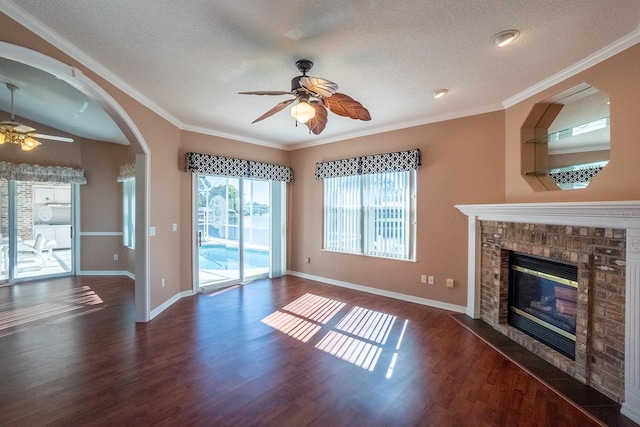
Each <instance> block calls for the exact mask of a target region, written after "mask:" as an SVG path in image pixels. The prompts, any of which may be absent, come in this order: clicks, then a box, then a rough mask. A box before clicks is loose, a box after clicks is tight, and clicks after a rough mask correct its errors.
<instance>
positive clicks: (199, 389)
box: [0, 276, 598, 426]
mask: <svg viewBox="0 0 640 427" xmlns="http://www.w3.org/2000/svg"><path fill="white" fill-rule="evenodd" d="M85 287H86V288H85ZM34 306H39V308H40V309H42V311H41V312H40V314H39V315H36V314H34V313H36V312H38V310H37V309H34V308H33V307H34ZM448 314H449V313H448V312H446V311H443V310H439V309H435V308H429V307H425V306H421V305H417V304H412V303H408V302H403V301H398V300H394V299H389V298H385V297H380V296H376V295H371V294H366V293H361V292H357V291H352V290H348V289H342V288H338V287H334V286H330V285H326V284H322V283H318V282H313V281H309V280H304V279H300V278H297V277H292V276H287V277H284V278H280V279H275V280H261V281H256V282H254V283H251V284H248V285H244V286H241V287H235V288H232V289H229V290H227V291H225V292H221V293H218V294H215V295H197V296H194V297H190V298H183V299H182V300H180V301H178V302H177V303H176V304H174V305H173V306H172V307H170V308H169V309H167V310H166V311H165V312H163V313H162V314H160V315H159V316H158V317H157V318H155V319H154V320H152V321H151V322H149V323H147V324H135V323H134V301H133V282H132V281H131V280H129V279H126V278H105V277H78V278H67V279H57V280H50V281H46V282H37V283H31V284H19V285H14V286H5V287H0V361H1V363H0V425H2V426H14V425H17V426H37V425H65V426H69V425H92V426H93V425H118V424H119V425H190V426H191V425H195V426H199V425H202V426H237V425H240V426H259V425H274V426H302V425H316V426H346V425H349V426H361V425H362V426H369V425H381V426H413V425H420V426H588V425H598V423H597V422H596V421H594V419H592V418H590V417H589V416H588V415H587V414H586V413H584V412H583V411H582V410H580V409H579V408H577V407H576V406H574V405H572V404H570V403H569V402H568V401H567V400H565V399H564V398H562V397H560V396H559V395H558V394H557V393H555V392H554V391H552V390H551V389H550V388H548V387H546V386H545V385H544V384H543V383H541V382H540V381H538V380H536V379H535V378H533V377H532V376H531V375H529V374H528V373H527V372H525V371H524V370H522V369H521V368H519V367H518V366H516V365H515V364H514V363H512V362H511V361H509V360H508V359H506V358H505V357H504V356H502V355H501V354H500V353H498V352H496V351H495V350H494V349H493V348H491V347H490V346H489V345H487V344H486V343H484V342H483V341H482V340H480V339H479V338H477V337H476V336H475V335H474V334H473V333H471V332H470V331H469V330H467V329H466V328H464V327H463V326H461V325H460V324H459V323H458V322H456V321H454V320H452V319H451V317H449V315H448Z"/></svg>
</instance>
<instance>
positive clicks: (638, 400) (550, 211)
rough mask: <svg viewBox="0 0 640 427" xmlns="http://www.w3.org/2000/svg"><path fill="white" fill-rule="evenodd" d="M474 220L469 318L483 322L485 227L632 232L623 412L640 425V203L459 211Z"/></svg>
mask: <svg viewBox="0 0 640 427" xmlns="http://www.w3.org/2000/svg"><path fill="white" fill-rule="evenodd" d="M456 208H458V210H460V211H461V212H462V213H464V214H465V215H467V217H468V218H469V241H468V242H469V246H468V273H467V274H468V282H467V315H468V316H470V317H473V318H474V319H478V318H480V254H481V247H482V246H481V245H482V241H481V230H480V221H503V222H518V223H526V224H549V225H565V226H575V227H599V228H618V229H624V230H626V236H627V253H626V263H627V265H626V270H625V275H626V284H625V292H626V294H625V401H624V403H623V404H622V410H621V412H622V413H623V414H624V415H626V416H627V417H629V418H631V419H632V420H633V421H635V422H636V423H640V200H630V201H611V202H561V203H507V204H487V205H456Z"/></svg>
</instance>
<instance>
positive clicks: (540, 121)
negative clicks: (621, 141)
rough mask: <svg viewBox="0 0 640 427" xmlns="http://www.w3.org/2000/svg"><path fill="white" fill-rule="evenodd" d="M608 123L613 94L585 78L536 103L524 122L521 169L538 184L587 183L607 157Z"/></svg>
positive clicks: (583, 185) (549, 187)
mask: <svg viewBox="0 0 640 427" xmlns="http://www.w3.org/2000/svg"><path fill="white" fill-rule="evenodd" d="M609 128H610V120H609V97H608V96H607V95H606V94H605V93H603V92H601V91H600V90H598V89H597V88H595V87H593V86H590V85H588V84H586V83H582V84H580V85H577V86H574V87H572V88H570V89H568V90H566V91H564V92H562V93H559V94H557V95H555V96H553V97H550V98H547V99H545V100H544V101H542V102H540V103H537V104H535V106H534V107H533V109H532V111H531V113H530V114H529V117H527V120H526V122H525V124H524V126H523V127H522V140H523V142H524V148H523V157H522V160H523V161H522V172H523V173H524V174H525V175H527V176H533V177H535V178H536V180H537V183H536V184H535V185H534V187H535V188H536V189H538V188H540V189H543V190H576V189H581V188H586V187H587V186H588V185H589V183H590V182H591V180H593V178H595V176H596V175H597V174H598V173H599V172H600V171H601V170H602V169H603V168H604V167H605V166H606V165H607V163H608V162H609V149H610V145H611V144H610V132H609ZM540 185H541V187H540Z"/></svg>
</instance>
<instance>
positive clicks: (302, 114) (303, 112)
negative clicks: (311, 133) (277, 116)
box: [291, 99, 316, 124]
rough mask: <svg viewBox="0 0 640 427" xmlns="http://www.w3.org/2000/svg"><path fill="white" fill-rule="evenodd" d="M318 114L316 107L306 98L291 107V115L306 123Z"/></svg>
mask: <svg viewBox="0 0 640 427" xmlns="http://www.w3.org/2000/svg"><path fill="white" fill-rule="evenodd" d="M315 115H316V109H315V108H313V107H312V106H311V104H309V101H306V100H304V99H301V100H299V101H298V102H296V103H295V105H294V106H293V107H291V116H292V117H293V118H294V119H296V120H297V121H298V122H300V123H303V124H306V123H307V122H308V121H309V120H311V119H312V118H314V117H315Z"/></svg>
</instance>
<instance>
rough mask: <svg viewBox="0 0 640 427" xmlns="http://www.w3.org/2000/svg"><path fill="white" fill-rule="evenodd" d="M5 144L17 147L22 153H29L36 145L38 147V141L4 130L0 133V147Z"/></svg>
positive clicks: (22, 134) (25, 135)
mask: <svg viewBox="0 0 640 427" xmlns="http://www.w3.org/2000/svg"><path fill="white" fill-rule="evenodd" d="M5 142H8V143H10V144H16V145H19V146H20V148H21V149H22V151H31V150H33V149H34V148H36V147H37V146H38V145H40V141H38V140H36V139H33V138H31V137H30V136H28V135H27V134H24V133H18V132H11V131H6V130H5V131H2V132H0V145H2V144H4V143H5Z"/></svg>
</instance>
